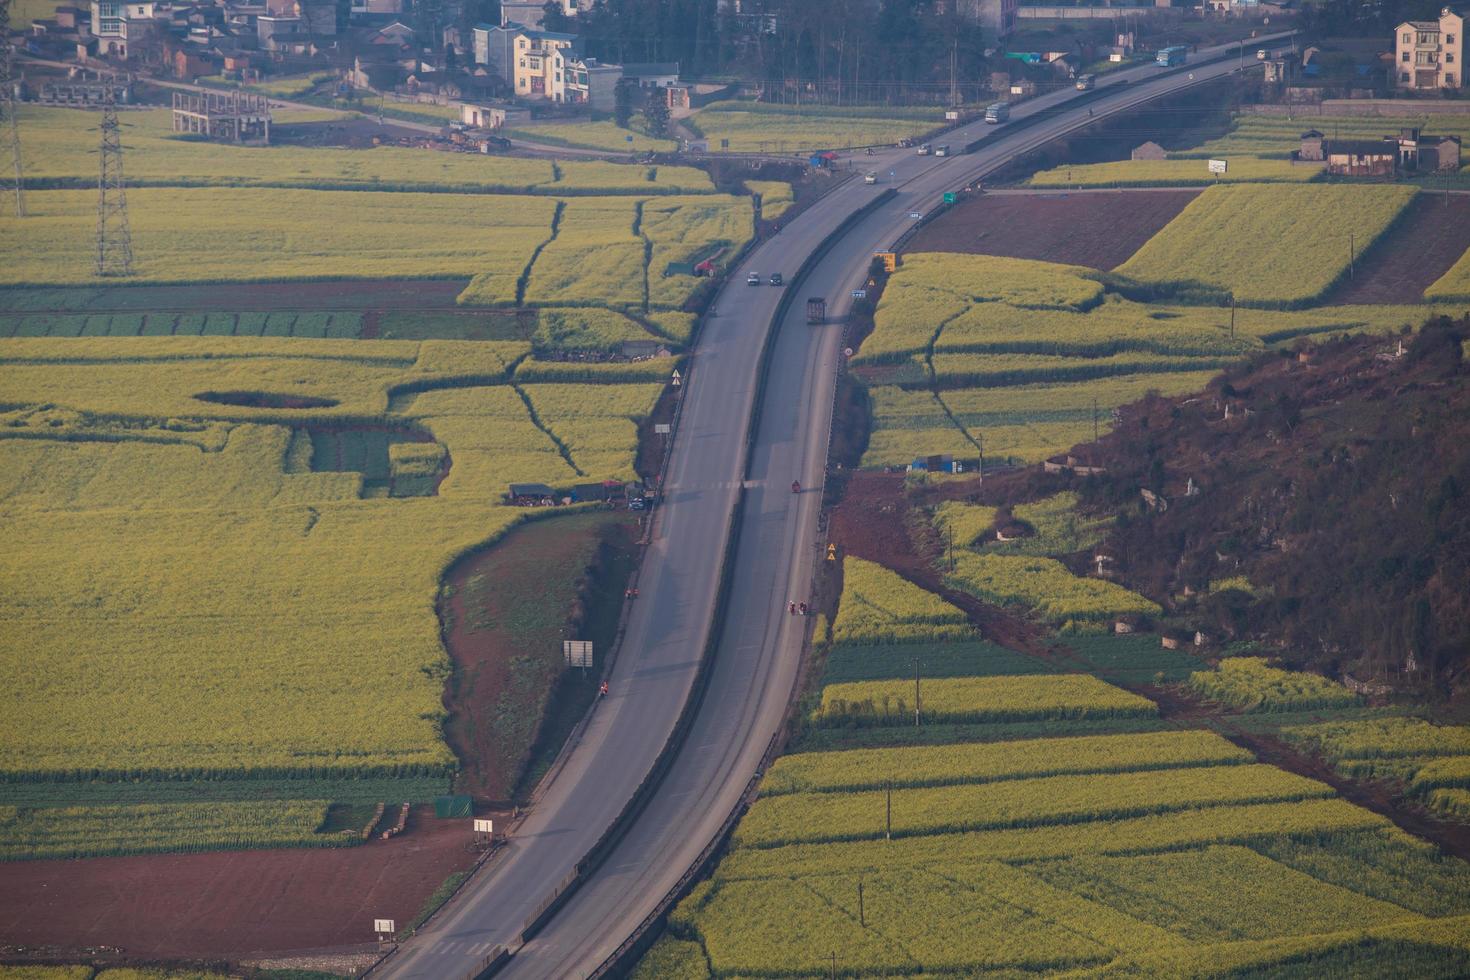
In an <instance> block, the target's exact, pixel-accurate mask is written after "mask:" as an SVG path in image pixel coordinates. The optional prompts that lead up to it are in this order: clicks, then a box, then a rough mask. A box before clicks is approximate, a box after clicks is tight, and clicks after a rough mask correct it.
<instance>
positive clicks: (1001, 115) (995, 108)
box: [985, 102, 1011, 125]
mask: <svg viewBox="0 0 1470 980" xmlns="http://www.w3.org/2000/svg"><path fill="white" fill-rule="evenodd" d="M1009 118H1011V104H1010V103H1009V102H993V103H991V104H990V105H988V106H986V107H985V121H986V122H988V123H990V124H992V125H994V124H995V123H1003V122H1005V121H1006V120H1007V119H1009Z"/></svg>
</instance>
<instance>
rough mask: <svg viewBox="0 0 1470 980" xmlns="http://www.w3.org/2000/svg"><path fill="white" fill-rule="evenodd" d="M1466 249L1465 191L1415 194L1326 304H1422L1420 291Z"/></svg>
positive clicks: (1468, 207)
mask: <svg viewBox="0 0 1470 980" xmlns="http://www.w3.org/2000/svg"><path fill="white" fill-rule="evenodd" d="M1466 249H1470V195H1464V194H1431V193H1420V194H1419V196H1418V197H1416V198H1415V199H1414V203H1412V204H1410V205H1409V207H1408V210H1407V211H1406V212H1405V213H1404V215H1403V217H1402V218H1400V219H1399V221H1398V223H1397V224H1395V225H1394V226H1393V228H1392V229H1390V230H1389V233H1388V234H1387V235H1385V236H1383V238H1382V239H1381V240H1380V241H1379V242H1378V243H1377V244H1376V245H1374V246H1373V247H1372V248H1371V249H1369V250H1368V251H1367V252H1365V253H1364V254H1363V256H1362V261H1361V262H1360V263H1359V265H1358V268H1357V275H1355V276H1354V277H1353V278H1352V279H1350V280H1347V281H1346V282H1344V283H1343V284H1342V285H1340V286H1338V287H1337V288H1336V289H1334V290H1333V291H1332V292H1331V293H1330V294H1329V295H1328V297H1327V302H1329V303H1422V302H1423V301H1424V290H1425V289H1427V288H1429V287H1430V286H1432V285H1433V284H1434V281H1435V280H1436V279H1438V278H1439V277H1440V276H1442V275H1444V274H1445V273H1446V272H1448V271H1449V268H1450V266H1452V265H1454V264H1455V262H1456V261H1457V260H1458V259H1459V258H1460V256H1462V255H1464V254H1465V250H1466Z"/></svg>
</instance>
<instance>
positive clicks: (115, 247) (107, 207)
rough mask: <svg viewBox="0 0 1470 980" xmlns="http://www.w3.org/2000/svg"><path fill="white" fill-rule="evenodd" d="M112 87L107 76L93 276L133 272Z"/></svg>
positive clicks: (131, 237) (126, 197)
mask: <svg viewBox="0 0 1470 980" xmlns="http://www.w3.org/2000/svg"><path fill="white" fill-rule="evenodd" d="M116 91H117V90H116V87H115V86H114V85H113V84H112V81H111V80H110V79H109V80H108V82H107V83H106V85H105V88H104V92H105V94H104V96H103V101H102V127H101V128H102V143H101V155H102V167H101V171H100V173H99V175H98V178H97V269H96V271H97V275H98V276H101V277H122V276H131V275H132V274H133V234H132V231H131V230H130V229H129V228H128V196H127V191H126V188H125V187H124V185H123V166H122V128H121V127H120V126H119V125H118V122H117V101H116Z"/></svg>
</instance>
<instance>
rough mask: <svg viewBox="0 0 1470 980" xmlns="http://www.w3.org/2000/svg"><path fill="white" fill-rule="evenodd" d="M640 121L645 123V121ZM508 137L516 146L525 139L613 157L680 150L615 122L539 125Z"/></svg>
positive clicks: (514, 131) (672, 143)
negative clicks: (609, 153)
mask: <svg viewBox="0 0 1470 980" xmlns="http://www.w3.org/2000/svg"><path fill="white" fill-rule="evenodd" d="M638 121H639V122H642V118H641V117H640V118H639V120H638ZM505 135H506V136H508V137H510V138H511V141H512V142H514V141H515V140H517V139H523V140H530V141H531V142H533V143H547V144H549V145H551V146H577V147H585V148H587V149H592V150H607V151H609V152H611V153H671V152H673V151H674V150H677V149H678V148H679V144H678V143H677V142H675V141H674V140H668V139H654V138H653V137H651V136H649V135H648V134H647V133H646V132H644V131H642V130H641V129H622V128H620V127H618V126H617V125H615V124H613V123H611V122H575V123H539V124H537V125H534V126H521V127H519V128H516V129H508V130H506V131H505ZM629 137H632V139H629Z"/></svg>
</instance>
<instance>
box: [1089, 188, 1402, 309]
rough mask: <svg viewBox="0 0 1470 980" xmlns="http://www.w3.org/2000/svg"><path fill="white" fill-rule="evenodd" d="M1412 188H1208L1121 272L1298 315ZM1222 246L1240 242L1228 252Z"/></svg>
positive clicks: (1390, 219)
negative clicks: (1295, 310)
mask: <svg viewBox="0 0 1470 980" xmlns="http://www.w3.org/2000/svg"><path fill="white" fill-rule="evenodd" d="M1415 193H1416V190H1415V188H1412V187H1395V186H1388V187H1348V186H1331V187H1328V186H1321V187H1281V186H1276V185H1269V184H1256V185H1240V186H1233V187H1212V188H1210V189H1209V190H1207V191H1205V192H1204V193H1203V194H1201V195H1200V196H1199V197H1197V198H1195V199H1194V200H1193V201H1192V202H1190V204H1189V205H1188V206H1187V207H1186V208H1185V209H1184V210H1183V211H1182V212H1180V214H1179V216H1178V217H1176V218H1175V219H1174V220H1173V221H1171V222H1169V224H1168V225H1166V226H1165V227H1164V229H1163V230H1162V231H1160V232H1159V233H1158V234H1157V235H1155V236H1154V237H1153V238H1151V239H1149V240H1148V242H1147V243H1146V244H1145V245H1144V246H1143V248H1141V249H1139V250H1138V252H1137V253H1136V254H1135V255H1134V256H1133V257H1132V258H1131V259H1129V260H1128V261H1127V262H1125V263H1123V264H1122V265H1121V266H1119V267H1118V270H1117V271H1118V272H1119V273H1122V274H1123V275H1126V276H1131V277H1133V278H1134V279H1138V280H1142V281H1147V282H1154V283H1166V284H1179V283H1196V284H1200V285H1202V286H1205V287H1213V288H1215V289H1218V290H1220V291H1222V292H1232V293H1233V294H1234V296H1235V298H1236V300H1237V301H1239V302H1241V303H1244V304H1256V305H1261V306H1301V305H1305V304H1306V303H1309V302H1311V301H1313V300H1315V299H1317V298H1319V297H1320V296H1322V295H1323V294H1324V293H1325V292H1326V291H1327V290H1328V289H1329V288H1331V287H1332V286H1333V285H1334V284H1336V283H1337V282H1338V281H1339V280H1340V279H1342V278H1343V277H1344V276H1345V275H1347V272H1348V266H1349V263H1350V261H1351V259H1352V255H1353V253H1354V252H1356V253H1357V254H1362V252H1363V251H1364V250H1366V249H1367V248H1369V247H1370V246H1371V245H1372V244H1373V243H1374V242H1375V241H1376V240H1377V239H1378V238H1379V237H1380V236H1381V235H1383V233H1384V232H1386V231H1387V230H1388V229H1389V227H1390V226H1391V225H1392V224H1393V223H1394V221H1395V220H1396V219H1397V218H1398V216H1399V214H1400V213H1401V212H1402V211H1403V209H1404V208H1405V207H1407V206H1408V204H1409V202H1410V201H1411V200H1413V198H1414V194H1415ZM1220 242H1232V243H1238V245H1237V246H1235V247H1231V248H1226V249H1222V248H1220V247H1218V244H1219V243H1220Z"/></svg>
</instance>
